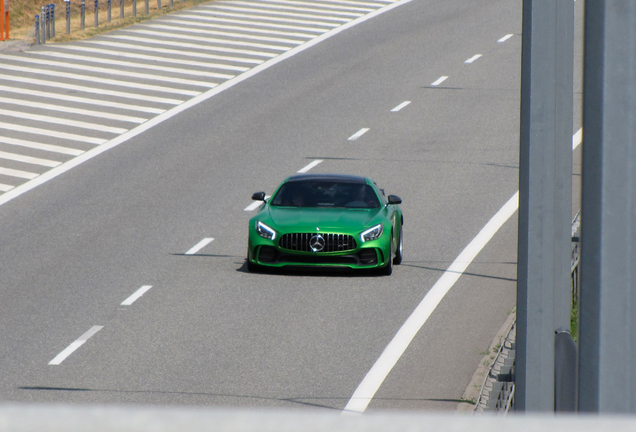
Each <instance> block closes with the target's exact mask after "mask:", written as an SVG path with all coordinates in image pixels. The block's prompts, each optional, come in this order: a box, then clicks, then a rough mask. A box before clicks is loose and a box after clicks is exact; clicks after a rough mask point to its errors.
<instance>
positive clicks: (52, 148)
mask: <svg viewBox="0 0 636 432" xmlns="http://www.w3.org/2000/svg"><path fill="white" fill-rule="evenodd" d="M0 143H4V144H9V145H15V146H20V147H27V148H32V149H36V150H44V151H48V152H52V153H62V154H67V155H72V156H79V155H81V154H82V153H84V151H83V150H76V149H72V148H68V147H61V146H56V145H51V144H41V143H36V142H33V141H25V140H20V139H17V138H8V137H3V136H0Z"/></svg>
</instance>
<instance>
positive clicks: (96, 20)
mask: <svg viewBox="0 0 636 432" xmlns="http://www.w3.org/2000/svg"><path fill="white" fill-rule="evenodd" d="M95 27H99V0H95Z"/></svg>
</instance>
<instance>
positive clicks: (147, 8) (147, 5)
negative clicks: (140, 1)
mask: <svg viewBox="0 0 636 432" xmlns="http://www.w3.org/2000/svg"><path fill="white" fill-rule="evenodd" d="M149 1H150V0H146V14H147V13H148V12H149V9H150V5H149V4H148V3H149Z"/></svg>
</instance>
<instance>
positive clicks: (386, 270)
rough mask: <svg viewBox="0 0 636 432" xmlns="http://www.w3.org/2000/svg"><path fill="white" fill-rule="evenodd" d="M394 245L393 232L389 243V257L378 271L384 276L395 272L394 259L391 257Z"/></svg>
mask: <svg viewBox="0 0 636 432" xmlns="http://www.w3.org/2000/svg"><path fill="white" fill-rule="evenodd" d="M392 245H393V234H391V243H389V259H388V260H387V263H386V265H385V266H384V267H380V269H379V270H378V273H379V274H381V275H382V276H391V274H392V273H393V259H392V258H391V248H392Z"/></svg>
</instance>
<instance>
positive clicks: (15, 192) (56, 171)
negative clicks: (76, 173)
mask: <svg viewBox="0 0 636 432" xmlns="http://www.w3.org/2000/svg"><path fill="white" fill-rule="evenodd" d="M411 1H412V0H399V1H396V2H395V3H392V4H389V5H387V6H385V7H383V8H382V9H378V10H376V11H375V12H371V13H370V14H368V15H364V16H362V17H360V18H358V19H355V20H353V21H350V22H348V23H346V24H344V25H341V26H340V27H337V28H335V29H333V30H330V31H328V32H326V33H323V34H321V35H320V36H318V37H316V38H315V39H312V40H310V41H307V42H306V43H305V44H303V45H300V46H298V47H296V48H294V49H291V50H289V51H287V52H285V53H283V54H281V55H279V56H278V57H275V58H273V59H271V60H268V61H266V62H265V63H262V64H260V65H258V66H256V67H254V68H252V69H250V70H248V71H246V72H244V73H242V74H241V75H239V76H237V77H236V78H232V79H231V80H229V81H226V82H224V83H222V84H220V85H218V86H217V87H215V88H213V89H211V90H208V91H206V92H205V93H202V94H200V95H198V96H195V97H194V98H192V99H190V100H188V101H186V102H183V103H181V102H179V103H180V105H177V106H176V107H174V108H172V109H170V110H168V111H166V112H164V113H163V114H159V115H158V116H156V117H154V118H152V119H150V120H148V121H147V122H145V123H143V124H141V125H139V126H137V127H135V128H134V129H131V130H129V131H128V132H126V133H124V134H122V135H119V136H118V137H115V138H113V139H112V140H110V141H108V142H106V143H104V144H102V145H100V146H99V147H95V148H93V149H92V150H89V151H87V152H85V153H84V154H82V155H81V156H78V157H76V158H74V159H71V160H69V161H68V162H65V163H63V164H62V165H60V166H58V167H56V168H53V169H51V170H49V171H47V172H45V173H44V174H42V175H40V176H39V177H37V178H35V179H33V180H30V181H28V182H26V183H23V184H21V185H20V186H17V187H15V188H14V189H11V190H10V191H8V192H5V193H3V194H2V195H0V205H3V204H6V203H7V202H9V201H11V200H13V199H15V198H17V197H19V196H20V195H22V194H24V193H26V192H28V191H30V190H31V189H34V188H36V187H38V186H40V185H42V184H44V183H46V182H48V181H49V180H52V179H54V178H55V177H57V176H59V175H62V174H64V173H65V172H67V171H69V170H71V169H73V168H75V167H76V166H78V165H81V164H83V163H84V162H86V161H88V160H90V159H93V158H94V157H95V156H98V155H100V154H102V153H104V152H105V151H108V150H110V149H112V148H114V147H117V146H118V145H120V144H121V143H124V142H126V141H128V140H130V139H132V138H134V137H136V136H137V135H140V134H142V133H144V132H146V131H147V130H148V129H151V128H153V127H154V126H156V125H158V124H160V123H163V122H164V121H166V120H169V119H171V118H172V117H174V116H176V115H178V114H180V113H182V112H183V111H185V110H187V109H189V108H192V107H193V106H195V105H198V104H200V103H201V102H203V101H206V100H208V99H210V98H211V97H214V96H216V95H217V94H219V93H221V92H222V91H224V90H227V89H229V88H231V87H234V86H235V85H237V84H239V83H241V82H243V81H245V80H246V79H248V78H251V77H253V76H254V75H256V74H258V73H260V72H263V71H264V70H266V69H269V68H270V67H272V66H275V65H277V64H278V63H280V62H282V61H285V60H287V59H288V58H290V57H293V56H295V55H296V54H299V53H301V52H303V51H305V50H307V49H309V48H311V47H313V46H314V45H317V44H319V43H320V42H323V41H325V40H327V39H329V38H331V37H333V36H336V35H337V34H339V33H341V32H343V31H345V30H348V29H350V28H351V27H354V26H356V25H358V24H361V23H363V22H365V21H368V20H370V19H373V18H375V17H377V16H379V15H382V14H383V13H385V12H388V11H390V10H393V9H395V8H396V7H399V6H402V5H405V4H407V3H410V2H411Z"/></svg>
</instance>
